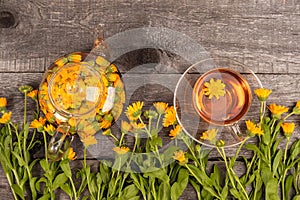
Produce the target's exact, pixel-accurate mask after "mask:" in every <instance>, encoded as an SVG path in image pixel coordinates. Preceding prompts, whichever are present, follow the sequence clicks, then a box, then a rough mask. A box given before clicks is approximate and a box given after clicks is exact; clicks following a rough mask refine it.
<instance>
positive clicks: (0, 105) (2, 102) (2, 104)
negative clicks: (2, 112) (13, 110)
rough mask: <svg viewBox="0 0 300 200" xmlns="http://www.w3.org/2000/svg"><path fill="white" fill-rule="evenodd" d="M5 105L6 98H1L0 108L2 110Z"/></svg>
mask: <svg viewBox="0 0 300 200" xmlns="http://www.w3.org/2000/svg"><path fill="white" fill-rule="evenodd" d="M6 105H7V100H6V98H3V97H1V98H0V108H3V107H5V106H6Z"/></svg>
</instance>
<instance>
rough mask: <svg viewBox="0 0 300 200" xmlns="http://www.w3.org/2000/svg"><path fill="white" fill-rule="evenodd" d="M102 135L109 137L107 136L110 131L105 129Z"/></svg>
mask: <svg viewBox="0 0 300 200" xmlns="http://www.w3.org/2000/svg"><path fill="white" fill-rule="evenodd" d="M102 134H103V135H106V136H109V135H111V130H110V129H107V130H105V131H103V132H102Z"/></svg>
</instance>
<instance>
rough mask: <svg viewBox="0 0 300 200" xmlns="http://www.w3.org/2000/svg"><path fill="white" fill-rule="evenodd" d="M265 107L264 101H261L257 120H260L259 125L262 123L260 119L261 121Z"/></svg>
mask: <svg viewBox="0 0 300 200" xmlns="http://www.w3.org/2000/svg"><path fill="white" fill-rule="evenodd" d="M265 105H266V102H265V101H261V102H260V114H259V118H260V120H259V121H260V123H262V119H263V110H264V107H265Z"/></svg>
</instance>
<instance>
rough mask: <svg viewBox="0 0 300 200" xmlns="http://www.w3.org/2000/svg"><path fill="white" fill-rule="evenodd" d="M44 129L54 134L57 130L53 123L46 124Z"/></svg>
mask: <svg viewBox="0 0 300 200" xmlns="http://www.w3.org/2000/svg"><path fill="white" fill-rule="evenodd" d="M44 130H45V131H46V132H47V133H48V134H49V135H53V134H54V132H55V130H56V129H55V127H54V126H52V124H47V125H46V126H44Z"/></svg>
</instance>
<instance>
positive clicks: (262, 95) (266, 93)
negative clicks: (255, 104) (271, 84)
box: [254, 88, 272, 101]
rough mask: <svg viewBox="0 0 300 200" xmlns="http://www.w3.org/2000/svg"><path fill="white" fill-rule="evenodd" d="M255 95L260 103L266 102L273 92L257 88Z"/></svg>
mask: <svg viewBox="0 0 300 200" xmlns="http://www.w3.org/2000/svg"><path fill="white" fill-rule="evenodd" d="M254 93H255V94H256V96H257V98H258V99H259V100H260V101H266V100H267V99H268V97H269V95H270V94H271V93H272V90H268V89H265V88H257V89H255V90H254Z"/></svg>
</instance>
